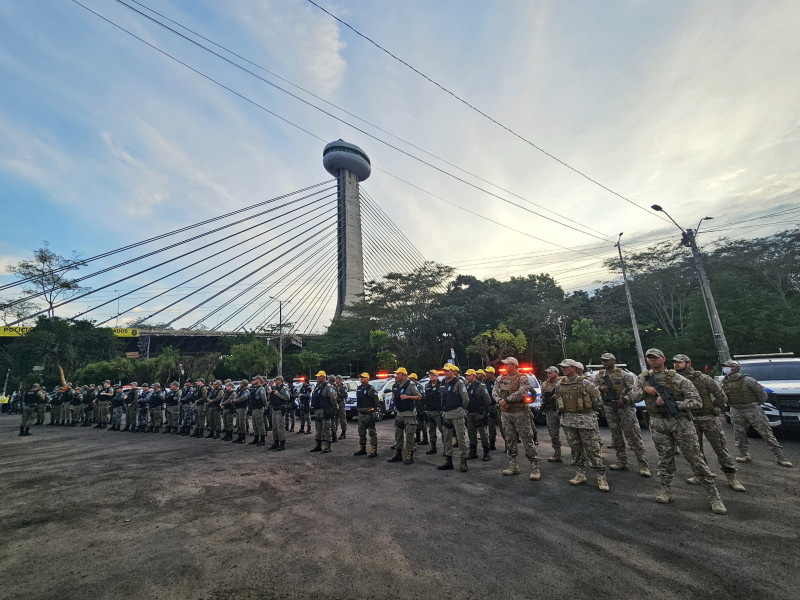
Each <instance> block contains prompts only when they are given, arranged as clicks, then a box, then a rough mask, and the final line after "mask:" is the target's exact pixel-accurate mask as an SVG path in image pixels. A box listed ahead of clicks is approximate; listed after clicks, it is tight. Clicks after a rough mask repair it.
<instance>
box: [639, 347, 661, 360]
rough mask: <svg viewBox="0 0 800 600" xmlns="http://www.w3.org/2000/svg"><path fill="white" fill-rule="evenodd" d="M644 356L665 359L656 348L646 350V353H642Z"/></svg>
mask: <svg viewBox="0 0 800 600" xmlns="http://www.w3.org/2000/svg"><path fill="white" fill-rule="evenodd" d="M644 355H645V356H654V357H656V358H666V356H664V353H663V352H662V351H661V350H659V349H658V348H648V349H647V352H645V353H644Z"/></svg>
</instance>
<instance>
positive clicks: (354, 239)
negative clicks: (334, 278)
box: [322, 140, 372, 317]
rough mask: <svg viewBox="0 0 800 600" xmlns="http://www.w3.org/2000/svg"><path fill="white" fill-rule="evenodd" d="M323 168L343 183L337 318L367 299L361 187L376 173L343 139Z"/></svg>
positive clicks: (329, 149)
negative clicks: (361, 184) (361, 183)
mask: <svg viewBox="0 0 800 600" xmlns="http://www.w3.org/2000/svg"><path fill="white" fill-rule="evenodd" d="M322 166H324V167H325V169H326V170H327V171H328V173H330V174H331V175H333V176H334V177H336V178H337V179H338V180H339V295H338V298H337V302H336V316H337V317H338V316H339V315H341V314H342V310H344V309H345V307H347V306H349V305H351V304H354V303H355V302H359V301H360V300H363V299H364V255H363V254H362V251H361V201H360V198H359V194H358V184H359V182H361V181H364V180H365V179H366V178H367V177H369V175H370V173H371V172H372V167H370V163H369V157H368V156H367V153H366V152H364V151H363V150H362V149H361V148H359V147H358V146H356V145H355V144H349V143H347V142H345V141H343V140H336V141H335V142H331V143H330V144H328V145H327V146H325V149H324V150H323V151H322Z"/></svg>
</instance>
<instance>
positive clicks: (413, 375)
mask: <svg viewBox="0 0 800 600" xmlns="http://www.w3.org/2000/svg"><path fill="white" fill-rule="evenodd" d="M408 378H409V379H419V377H417V374H416V373H411V374H410V375H409V376H408Z"/></svg>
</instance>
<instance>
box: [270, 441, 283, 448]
mask: <svg viewBox="0 0 800 600" xmlns="http://www.w3.org/2000/svg"><path fill="white" fill-rule="evenodd" d="M280 445H281V444H280V442H279V441H278V440H275V441H274V442H272V446H270V447H269V448H268V450H277V449H278V446H280Z"/></svg>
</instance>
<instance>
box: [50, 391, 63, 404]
mask: <svg viewBox="0 0 800 600" xmlns="http://www.w3.org/2000/svg"><path fill="white" fill-rule="evenodd" d="M63 398H64V392H58V393H57V394H56V395H55V396H53V399H52V400H50V406H61V403H62V402H63V401H64V400H63Z"/></svg>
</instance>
